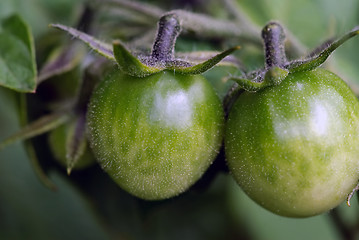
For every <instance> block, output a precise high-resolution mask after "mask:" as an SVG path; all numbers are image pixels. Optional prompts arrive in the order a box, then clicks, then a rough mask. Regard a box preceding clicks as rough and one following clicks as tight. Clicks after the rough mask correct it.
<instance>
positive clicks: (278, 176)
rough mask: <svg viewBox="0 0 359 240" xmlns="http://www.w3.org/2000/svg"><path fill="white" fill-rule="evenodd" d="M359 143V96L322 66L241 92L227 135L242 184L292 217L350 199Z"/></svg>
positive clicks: (276, 210) (358, 167)
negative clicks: (358, 97) (256, 89)
mask: <svg viewBox="0 0 359 240" xmlns="http://www.w3.org/2000/svg"><path fill="white" fill-rule="evenodd" d="M358 146H359V104H358V101H357V99H356V97H355V96H354V94H353V93H352V92H351V90H350V89H349V88H348V86H347V85H346V84H345V83H344V82H343V81H342V80H341V79H340V78H339V77H337V76H336V75H334V74H333V73H330V72H328V71H326V70H323V69H320V68H318V69H316V70H313V71H305V72H298V73H293V74H289V75H288V76H287V78H286V79H284V80H283V82H282V83H281V84H280V85H278V86H272V87H267V88H265V89H263V90H262V91H259V92H255V93H253V92H252V93H251V92H245V93H243V94H241V95H240V96H239V98H238V99H237V100H236V102H235V104H234V106H233V108H232V110H231V112H230V114H229V119H228V124H227V127H226V135H225V151H226V155H227V161H228V165H229V168H230V171H231V173H232V174H233V176H234V178H235V180H236V181H237V182H238V184H239V185H240V186H241V187H242V189H243V190H244V191H245V192H246V193H247V194H248V195H249V197H251V198H252V199H253V200H254V201H256V202H257V203H258V204H260V205H262V206H263V207H265V208H266V209H268V210H270V211H272V212H274V213H277V214H279V215H283V216H289V217H307V216H313V215H316V214H320V213H322V212H325V211H327V210H330V209H332V208H334V207H336V206H337V205H338V204H340V203H341V202H342V201H343V200H344V199H345V198H346V197H347V195H348V194H349V193H350V192H351V190H352V189H353V188H354V187H355V185H356V184H357V182H358V179H359V147H358Z"/></svg>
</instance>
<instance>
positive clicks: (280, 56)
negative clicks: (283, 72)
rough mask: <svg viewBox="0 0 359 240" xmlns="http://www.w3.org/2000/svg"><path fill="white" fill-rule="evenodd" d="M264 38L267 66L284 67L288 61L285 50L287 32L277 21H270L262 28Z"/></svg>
mask: <svg viewBox="0 0 359 240" xmlns="http://www.w3.org/2000/svg"><path fill="white" fill-rule="evenodd" d="M262 38H263V40H264V47H265V57H266V68H271V67H274V66H276V67H283V66H284V65H285V64H286V62H287V59H286V55H285V50H284V40H285V34H284V30H283V28H282V26H281V25H280V24H279V23H277V22H270V23H268V24H267V25H266V26H265V27H264V28H263V30H262Z"/></svg>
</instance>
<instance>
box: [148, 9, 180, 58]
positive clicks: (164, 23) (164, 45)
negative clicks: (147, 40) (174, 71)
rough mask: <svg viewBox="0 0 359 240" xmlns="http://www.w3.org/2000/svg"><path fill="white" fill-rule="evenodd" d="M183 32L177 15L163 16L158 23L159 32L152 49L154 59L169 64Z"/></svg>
mask: <svg viewBox="0 0 359 240" xmlns="http://www.w3.org/2000/svg"><path fill="white" fill-rule="evenodd" d="M180 31H181V26H180V22H179V20H178V17H177V15H176V14H173V13H170V14H166V15H164V16H162V17H161V18H160V20H159V22H158V32H157V37H156V40H155V42H154V44H153V47H152V54H151V56H152V58H154V59H155V60H157V61H162V62H167V61H169V60H172V59H173V58H174V46H175V43H176V39H177V37H178V35H179V33H180Z"/></svg>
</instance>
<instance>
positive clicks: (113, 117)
mask: <svg viewBox="0 0 359 240" xmlns="http://www.w3.org/2000/svg"><path fill="white" fill-rule="evenodd" d="M53 26H54V27H57V28H60V29H62V30H65V31H67V32H69V33H70V34H72V35H73V36H75V37H77V38H79V39H81V40H83V41H84V42H86V43H87V44H88V45H89V46H90V47H92V48H93V49H95V50H96V51H97V52H99V53H100V54H102V55H103V56H105V57H107V58H109V59H111V60H114V61H115V62H116V63H117V65H116V67H114V68H112V70H111V71H110V72H109V73H108V74H107V75H106V77H104V78H103V79H101V82H100V83H99V84H98V85H97V86H96V88H94V85H95V84H94V83H92V84H88V82H84V83H83V86H82V89H81V91H80V94H79V95H80V96H79V98H78V99H77V101H76V102H75V104H73V105H71V108H70V110H69V109H66V111H62V113H61V114H59V113H56V114H54V115H53V116H50V117H47V118H44V119H42V120H41V121H42V122H47V123H48V126H50V127H51V128H53V129H51V130H53V131H52V132H51V133H50V134H49V143H50V146H51V147H52V149H51V150H52V151H53V155H54V156H55V158H57V159H58V160H59V161H60V162H62V163H64V164H65V165H66V164H67V168H68V172H70V171H71V169H72V168H73V167H74V168H76V167H77V168H82V167H86V166H89V165H90V164H91V163H92V162H93V161H94V160H95V159H96V160H97V162H98V163H99V165H100V166H101V167H102V169H103V170H104V171H105V172H106V173H107V174H108V175H109V176H110V177H111V178H112V179H113V180H114V182H116V183H117V184H118V185H119V186H120V187H121V188H123V189H124V190H126V191H127V192H129V193H130V194H132V195H134V196H136V197H139V198H141V199H145V200H162V199H167V198H170V197H174V196H176V195H179V194H180V193H183V192H184V191H186V190H188V189H189V188H190V187H191V186H192V185H193V184H194V183H195V182H196V181H198V180H199V179H200V178H201V177H202V176H203V174H204V173H205V172H206V171H207V169H208V168H209V166H210V165H211V164H212V163H213V161H215V159H216V158H217V157H218V156H219V153H220V151H221V150H222V151H224V154H222V155H220V156H223V155H225V160H226V163H227V167H228V170H229V172H230V173H231V175H232V176H233V178H234V179H235V181H236V182H237V183H238V184H239V185H240V187H241V188H242V189H243V190H244V192H245V193H247V195H248V196H249V197H250V198H252V199H253V200H254V201H255V202H257V203H258V204H259V205H261V206H263V207H264V208H266V209H268V210H270V211H272V212H274V213H276V214H279V215H282V216H288V217H308V216H313V215H317V214H320V213H323V212H325V211H328V210H330V209H332V208H334V207H336V206H337V205H338V204H339V203H341V202H342V201H343V200H345V198H346V197H347V196H348V195H349V194H351V193H352V191H353V189H355V188H356V185H357V183H358V180H359V161H358V156H359V148H358V147H357V146H358V145H359V102H358V100H357V97H356V96H355V95H354V93H353V92H352V91H351V90H350V88H349V87H348V86H347V85H346V83H344V81H343V80H341V79H340V78H339V77H338V76H336V75H334V74H333V73H331V72H329V71H326V70H324V69H322V68H319V66H320V65H321V64H322V63H323V62H324V61H325V60H326V59H327V58H328V57H329V55H330V54H331V53H332V52H333V51H334V50H335V49H336V48H337V47H339V46H340V45H341V44H342V43H343V42H345V41H346V40H348V39H349V38H351V37H353V36H355V35H357V34H359V30H358V29H354V30H352V31H351V32H349V33H348V34H346V35H344V36H343V37H342V38H340V39H339V40H337V41H331V42H330V43H329V44H326V45H325V46H321V47H320V48H318V49H319V50H317V52H315V54H311V55H309V57H308V58H306V59H305V60H293V61H288V60H287V59H286V56H285V49H284V39H285V35H284V31H283V29H282V27H281V25H280V24H279V23H277V22H270V23H268V24H267V25H266V26H265V27H264V28H263V30H262V37H263V41H264V48H265V57H266V62H265V67H264V68H263V69H259V70H256V71H253V72H250V73H243V75H242V76H240V77H234V76H231V77H228V78H227V80H232V81H234V85H233V88H231V90H230V91H229V92H228V94H227V97H226V99H225V101H224V103H221V101H220V99H219V97H218V96H217V94H216V92H215V90H214V88H213V87H212V86H211V84H210V83H209V82H208V81H207V80H206V79H205V78H204V77H203V76H201V74H202V73H204V72H205V71H207V70H208V69H210V68H211V67H213V66H214V65H216V64H217V63H218V62H219V61H221V60H222V59H224V58H225V57H226V56H228V55H229V54H230V53H232V52H233V51H234V50H236V49H238V47H235V48H232V49H229V50H227V51H224V52H222V53H220V54H217V55H215V56H212V58H210V59H207V60H205V61H204V62H202V63H199V64H194V63H193V62H188V61H187V59H178V58H176V57H175V54H174V45H175V41H176V38H177V36H178V35H179V33H180V30H181V26H180V21H179V19H178V17H177V16H176V14H175V13H169V14H165V15H164V16H163V17H162V18H161V19H160V21H159V26H158V34H157V38H156V40H155V42H154V44H153V49H152V52H151V54H150V55H138V56H135V55H133V53H132V52H130V51H129V50H128V49H127V48H126V47H125V46H124V44H122V43H121V42H120V41H115V42H114V43H113V48H112V49H111V48H108V45H107V44H103V43H101V42H100V41H99V40H96V39H94V38H92V37H91V36H89V35H87V34H85V33H82V32H79V31H77V30H76V29H72V28H68V27H65V26H62V25H58V24H56V25H53ZM87 77H88V76H86V77H85V78H87ZM96 83H97V80H96ZM86 85H91V87H88V86H87V87H86ZM64 112H69V113H64ZM59 116H60V117H59ZM49 119H50V120H49ZM51 119H52V120H51ZM41 121H40V122H41ZM51 121H52V122H51ZM37 125H39V124H34V126H37ZM54 126H56V127H57V128H56V129H55V127H54ZM50 127H49V128H50ZM44 129H48V128H47V127H44V128H41V129H36V131H35V132H37V133H39V132H42V131H44ZM23 134H24V136H31V134H29V132H28V131H27V130H25V131H24V132H23ZM15 139H16V138H15ZM87 143H89V145H90V147H91V150H90V149H87V148H86V146H87ZM0 147H1V145H0ZM217 159H220V158H217Z"/></svg>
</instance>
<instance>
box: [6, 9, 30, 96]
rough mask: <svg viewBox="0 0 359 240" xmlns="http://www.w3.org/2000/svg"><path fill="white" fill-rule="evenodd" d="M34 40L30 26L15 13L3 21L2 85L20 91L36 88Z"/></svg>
mask: <svg viewBox="0 0 359 240" xmlns="http://www.w3.org/2000/svg"><path fill="white" fill-rule="evenodd" d="M36 76H37V70H36V60H35V49H34V40H33V37H32V34H31V30H30V28H29V26H28V25H27V24H26V23H25V22H24V21H23V20H22V19H21V18H20V17H19V16H18V15H13V16H10V17H9V18H7V19H5V20H3V21H2V32H1V33H0V85H2V86H4V87H7V88H10V89H13V90H16V91H19V92H34V91H35V89H36Z"/></svg>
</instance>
